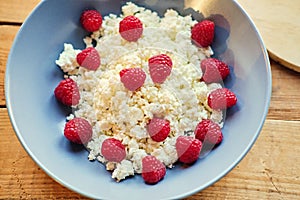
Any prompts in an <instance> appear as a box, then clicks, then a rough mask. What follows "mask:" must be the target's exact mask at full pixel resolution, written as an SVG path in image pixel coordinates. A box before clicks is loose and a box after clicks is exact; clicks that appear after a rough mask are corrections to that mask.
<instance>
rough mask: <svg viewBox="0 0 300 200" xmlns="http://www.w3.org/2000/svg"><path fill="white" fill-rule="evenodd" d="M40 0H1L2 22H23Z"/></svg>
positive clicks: (0, 16) (0, 19) (0, 13)
mask: <svg viewBox="0 0 300 200" xmlns="http://www.w3.org/2000/svg"><path fill="white" fill-rule="evenodd" d="M39 2H40V0H26V1H24V0H9V1H7V0H0V5H1V6H0V22H1V23H4V22H5V23H22V22H23V21H24V20H25V18H26V17H27V16H28V15H29V13H30V12H31V11H32V10H33V9H34V7H35V6H36V5H37V4H38V3H39Z"/></svg>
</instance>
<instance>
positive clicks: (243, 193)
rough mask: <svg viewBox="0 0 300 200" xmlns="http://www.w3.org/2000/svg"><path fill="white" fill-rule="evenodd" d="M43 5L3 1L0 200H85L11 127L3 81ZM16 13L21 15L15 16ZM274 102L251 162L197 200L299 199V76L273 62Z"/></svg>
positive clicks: (245, 161)
mask: <svg viewBox="0 0 300 200" xmlns="http://www.w3.org/2000/svg"><path fill="white" fill-rule="evenodd" d="M38 2H39V0H26V3H25V2H24V1H23V0H9V1H7V0H0V147H1V148H0V169H1V170H0V199H85V197H83V196H80V195H79V194H76V193H74V192H72V191H70V190H69V189H67V188H65V187H63V186H61V185H60V184H59V183H57V182H55V181H54V180H53V179H51V178H50V177H49V176H48V175H47V174H45V173H44V171H43V170H42V169H41V168H39V167H38V165H36V164H35V163H34V161H33V160H32V159H31V158H30V157H29V156H28V155H27V153H26V152H25V150H24V149H23V147H22V145H21V144H20V142H19V141H18V139H17V137H16V135H15V133H14V130H13V128H12V126H11V123H10V120H9V117H8V114H7V108H6V105H5V95H4V77H5V68H6V62H7V56H8V54H9V51H10V48H11V45H12V42H13V40H14V37H15V35H16V33H17V32H18V30H19V28H20V26H21V24H22V22H23V21H24V19H25V18H26V16H27V15H28V14H29V13H30V12H31V11H32V9H33V8H34V7H35V6H36V5H37V4H38ZM16 11H17V12H16ZM271 68H272V78H273V86H272V99H271V104H270V109H269V113H268V116H267V119H266V121H265V124H264V126H263V129H262V131H261V134H260V136H259V138H258V140H257V142H256V143H255V144H254V146H253V147H252V149H251V151H250V152H249V153H248V154H247V155H246V157H245V158H244V159H243V160H242V161H241V162H240V163H239V164H238V165H237V166H236V167H235V168H234V169H233V170H232V171H231V172H230V173H228V174H227V175H226V176H225V177H223V178H222V179H221V180H220V181H218V182H217V183H215V184H214V185H212V186H211V187H209V188H207V189H205V190H203V191H201V192H199V193H197V194H194V195H193V196H190V197H188V198H186V200H193V199H255V200H256V199H272V200H273V199H299V198H300V177H299V175H300V154H299V152H298V150H300V148H299V145H300V132H299V130H300V87H299V86H300V74H299V73H297V72H294V71H291V70H289V69H287V68H285V67H283V66H281V65H280V64H278V63H276V62H274V61H273V60H271Z"/></svg>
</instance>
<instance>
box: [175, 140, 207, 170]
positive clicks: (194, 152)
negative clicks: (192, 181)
mask: <svg viewBox="0 0 300 200" xmlns="http://www.w3.org/2000/svg"><path fill="white" fill-rule="evenodd" d="M175 147H176V151H177V155H178V158H179V161H180V162H183V163H185V164H192V163H194V162H195V161H196V160H197V159H198V157H199V155H200V151H201V148H202V142H201V141H200V140H198V139H194V138H193V137H190V136H179V137H178V138H177V140H176V144H175Z"/></svg>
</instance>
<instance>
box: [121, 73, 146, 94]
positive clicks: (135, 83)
mask: <svg viewBox="0 0 300 200" xmlns="http://www.w3.org/2000/svg"><path fill="white" fill-rule="evenodd" d="M120 78H121V82H122V83H123V84H124V86H125V87H126V88H127V89H128V90H130V91H135V90H137V89H138V88H140V87H142V85H143V84H144V82H145V80H146V73H145V72H144V70H142V69H141V68H127V69H123V70H121V71H120Z"/></svg>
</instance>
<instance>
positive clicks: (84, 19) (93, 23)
mask: <svg viewBox="0 0 300 200" xmlns="http://www.w3.org/2000/svg"><path fill="white" fill-rule="evenodd" d="M80 23H81V25H82V26H83V28H84V29H85V30H87V31H89V32H94V31H98V30H99V29H100V28H101V26H102V16H101V14H100V13H99V12H98V11H97V10H86V11H84V12H83V13H82V14H81V17H80Z"/></svg>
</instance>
